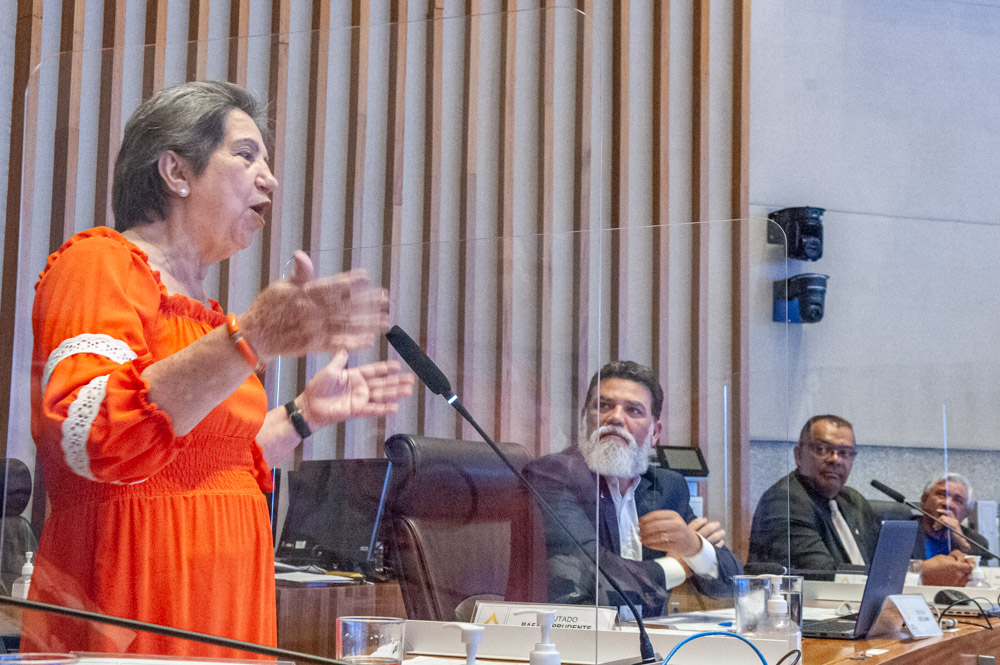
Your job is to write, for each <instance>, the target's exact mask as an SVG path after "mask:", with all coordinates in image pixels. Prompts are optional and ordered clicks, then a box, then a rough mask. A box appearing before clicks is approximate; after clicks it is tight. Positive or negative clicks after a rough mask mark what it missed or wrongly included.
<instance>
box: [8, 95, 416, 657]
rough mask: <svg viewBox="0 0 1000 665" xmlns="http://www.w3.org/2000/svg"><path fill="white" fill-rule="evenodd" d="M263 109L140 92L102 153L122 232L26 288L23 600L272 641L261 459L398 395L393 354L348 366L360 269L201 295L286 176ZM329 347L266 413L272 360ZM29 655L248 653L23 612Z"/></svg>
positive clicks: (228, 98) (51, 265)
mask: <svg viewBox="0 0 1000 665" xmlns="http://www.w3.org/2000/svg"><path fill="white" fill-rule="evenodd" d="M265 128H266V122H265V119H264V115H263V112H262V109H261V108H260V107H259V106H258V105H257V103H256V102H255V100H254V99H253V97H252V96H251V95H249V94H248V93H247V92H245V91H244V90H242V89H241V88H239V87H237V86H235V85H232V84H228V83H219V82H198V83H187V84H184V85H180V86H177V87H173V88H169V89H166V90H163V91H161V92H160V93H158V94H156V95H155V96H153V97H152V98H150V99H149V100H147V101H146V102H144V103H143V104H142V105H141V106H140V107H139V108H138V109H137V110H136V112H135V114H134V115H133V116H132V118H131V119H130V120H129V122H128V124H127V125H126V128H125V133H124V137H123V140H122V146H121V150H120V152H119V154H118V158H117V161H116V164H115V175H114V184H113V187H112V204H113V209H114V216H115V223H116V227H117V229H118V230H117V231H116V230H113V229H110V228H106V227H97V228H93V229H90V230H87V231H84V232H82V233H79V234H77V235H75V236H73V237H72V238H70V239H69V240H68V241H67V242H66V243H65V244H63V246H62V247H60V248H59V250H58V251H56V252H55V253H54V254H52V255H51V256H50V257H49V259H48V262H47V264H46V266H45V269H44V270H43V271H42V273H41V275H40V278H39V280H38V283H37V285H36V295H35V302H34V309H33V312H32V325H33V328H34V353H33V369H32V434H33V436H34V440H35V442H36V445H37V448H38V461H39V464H40V466H41V469H42V472H43V475H44V478H45V485H46V488H47V490H48V499H49V508H50V510H49V514H48V516H47V518H46V521H45V525H44V528H43V531H42V535H41V539H40V543H39V552H38V558H37V565H36V567H35V572H34V576H33V578H32V584H31V592H30V596H29V597H30V599H31V600H37V601H42V602H47V603H53V604H57V605H63V606H67V607H74V608H80V609H85V610H90V611H95V612H101V613H104V614H109V615H113V616H119V617H127V618H134V619H140V620H143V621H148V622H153V623H157V624H163V625H169V626H175V627H179V628H184V629H189V630H194V631H198V632H204V633H210V634H214V635H220V636H225V637H232V638H235V639H240V640H246V641H251V642H257V643H260V644H264V645H274V644H275V643H276V636H275V607H274V606H275V594H274V564H273V546H272V541H271V527H270V523H269V519H268V513H267V509H266V502H265V498H264V495H263V494H262V491H261V490H268V489H270V468H269V465H270V464H273V463H274V462H275V461H277V460H280V459H281V458H282V457H283V456H285V455H286V454H287V453H289V452H290V451H291V450H293V449H294V447H295V446H296V445H298V443H299V442H300V441H301V439H302V437H303V436H307V435H308V434H309V433H310V432H311V431H316V430H317V429H319V428H321V427H324V426H326V425H329V424H331V423H336V422H340V421H343V420H345V419H347V418H352V417H358V416H382V415H385V414H387V413H391V412H393V411H395V410H396V407H397V404H396V402H397V400H398V399H400V398H402V397H405V396H406V395H409V394H410V393H411V392H412V389H413V377H412V375H409V374H401V373H400V371H399V364H398V363H396V362H378V363H373V364H370V365H364V366H361V367H356V368H347V350H348V349H355V348H361V347H365V346H369V345H371V344H373V342H374V339H375V336H376V335H377V334H379V333H380V332H381V331H383V330H385V329H386V328H387V327H388V297H387V295H386V293H385V292H384V291H383V290H382V289H375V288H371V287H369V285H368V281H367V279H366V277H365V275H364V273H362V272H360V271H353V272H349V273H344V274H341V275H337V276H334V277H329V278H324V279H314V278H313V270H312V265H311V263H310V261H309V259H308V257H307V256H306V255H305V254H303V253H301V252H298V253H296V256H295V271H294V275H293V276H292V277H291V278H290V279H286V280H282V281H279V282H276V283H274V284H272V285H270V286H268V287H267V288H266V289H264V290H263V291H262V292H261V293H260V294H258V295H257V297H256V298H255V299H254V301H253V302H252V304H251V305H250V307H249V308H248V309H247V310H246V311H245V312H243V313H241V314H238V315H235V314H228V315H227V314H226V313H225V312H223V311H222V309H221V308H220V306H219V304H218V303H217V302H216V301H214V300H209V299H207V298H206V297H205V293H204V290H203V282H204V279H205V274H206V272H207V270H208V269H209V267H210V266H211V265H213V264H215V263H217V262H219V261H221V260H223V259H226V258H228V257H229V256H232V255H233V254H234V253H235V252H237V251H239V250H241V249H244V248H246V247H247V246H248V245H249V244H250V242H251V240H252V238H253V236H254V234H255V233H256V232H257V231H259V230H260V229H261V228H262V227H263V226H264V214H265V211H266V209H267V207H268V206H269V205H270V202H271V194H272V193H273V191H274V189H275V187H277V184H278V183H277V181H276V180H275V178H274V176H273V175H272V173H271V170H270V168H269V167H268V163H267V149H266V147H265V141H264V134H266V131H265ZM314 352H329V353H332V354H333V359H332V361H331V362H330V364H329V365H327V366H326V367H325V368H324V369H322V370H321V371H319V372H318V373H317V374H316V375H315V376H314V377H313V378H312V379H311V380H310V381H309V382H308V384H307V386H306V388H305V390H304V391H303V392H302V394H300V395H299V396H298V397H296V398H295V400H293V401H292V402H289V403H288V404H287V405H285V406H281V407H278V408H275V409H272V410H271V411H267V408H266V396H265V393H264V389H263V386H262V385H261V383H260V381H259V380H258V378H257V376H256V375H255V373H254V371H255V370H258V371H259V370H260V369H262V368H263V366H264V365H265V364H266V363H267V362H268V361H270V360H272V359H273V358H276V357H278V356H281V355H284V356H303V355H305V354H308V353H314ZM23 633H24V634H23V643H22V650H24V651H27V650H34V651H41V650H44V651H52V650H56V651H67V650H75V651H96V652H120V651H129V652H136V653H147V654H178V655H198V656H242V657H246V656H247V654H245V653H237V652H234V651H232V650H226V649H221V648H215V647H209V646H205V645H199V644H197V643H195V642H189V641H185V640H177V639H173V638H164V637H159V636H156V635H153V634H149V633H136V632H134V631H131V630H125V629H121V628H115V627H110V626H102V625H97V624H92V623H89V622H84V621H81V620H76V619H73V620H70V619H64V618H63V619H61V618H59V617H55V616H49V615H43V614H41V613H36V612H31V613H29V616H26V618H25V626H24V631H23Z"/></svg>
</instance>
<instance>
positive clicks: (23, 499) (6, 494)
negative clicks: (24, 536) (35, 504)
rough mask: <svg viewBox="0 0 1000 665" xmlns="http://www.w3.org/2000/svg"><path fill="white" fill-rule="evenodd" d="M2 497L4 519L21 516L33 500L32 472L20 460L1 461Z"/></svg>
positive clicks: (8, 459) (0, 487)
mask: <svg viewBox="0 0 1000 665" xmlns="http://www.w3.org/2000/svg"><path fill="white" fill-rule="evenodd" d="M0 497H2V501H3V515H4V517H11V516H14V515H20V514H21V513H23V512H24V509H25V508H27V507H28V501H30V500H31V471H29V470H28V466H27V465H26V464H25V463H24V462H22V461H21V460H19V459H15V458H13V457H8V458H6V459H2V460H0Z"/></svg>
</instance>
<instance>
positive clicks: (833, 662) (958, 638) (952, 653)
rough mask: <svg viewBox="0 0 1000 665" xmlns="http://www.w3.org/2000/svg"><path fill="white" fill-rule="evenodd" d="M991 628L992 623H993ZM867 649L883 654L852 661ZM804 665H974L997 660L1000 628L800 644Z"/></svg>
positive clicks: (964, 627) (963, 627)
mask: <svg viewBox="0 0 1000 665" xmlns="http://www.w3.org/2000/svg"><path fill="white" fill-rule="evenodd" d="M994 624H996V622H995V621H994ZM868 649H886V650H887V651H886V653H884V654H881V655H878V656H872V657H869V658H865V659H863V660H858V659H856V656H857V654H860V653H863V652H865V651H867V650H868ZM802 655H803V662H804V663H805V664H806V665H821V664H822V665H857V663H866V664H868V665H978V658H979V656H980V655H984V656H993V657H1000V626H997V628H996V629H995V630H987V629H986V628H985V627H982V628H980V627H978V626H970V625H967V624H959V629H958V632H955V633H945V634H944V635H943V636H942V637H929V638H927V639H923V640H914V639H911V638H904V639H891V638H880V639H871V640H856V641H851V640H818V639H804V640H802Z"/></svg>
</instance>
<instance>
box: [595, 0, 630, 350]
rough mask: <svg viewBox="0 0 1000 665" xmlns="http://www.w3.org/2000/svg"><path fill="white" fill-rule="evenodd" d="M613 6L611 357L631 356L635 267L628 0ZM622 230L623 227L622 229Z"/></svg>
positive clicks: (609, 239)
mask: <svg viewBox="0 0 1000 665" xmlns="http://www.w3.org/2000/svg"><path fill="white" fill-rule="evenodd" d="M613 6H614V10H613V11H614V12H615V15H614V27H613V30H614V32H613V33H612V38H611V39H612V46H611V58H612V61H613V62H614V65H613V68H612V72H613V76H612V81H611V85H610V89H611V103H612V108H611V117H612V126H614V127H615V128H616V131H614V132H613V133H612V134H611V154H610V155H609V156H608V157H609V162H608V167H609V168H610V170H611V214H612V216H613V217H612V219H609V220H605V226H606V227H609V228H612V229H620V230H619V231H617V232H615V231H612V232H611V233H608V234H604V236H603V237H602V238H601V241H602V245H603V243H608V244H609V246H610V247H609V249H610V252H611V265H610V267H609V277H610V282H609V288H608V296H609V298H608V299H607V306H608V308H609V309H610V311H611V313H612V326H611V329H610V330H609V331H608V348H609V353H608V357H609V359H610V358H630V357H631V356H630V355H629V353H630V350H629V349H627V348H622V347H623V346H624V340H623V339H622V337H623V334H622V331H623V330H624V329H625V327H626V326H627V325H628V310H629V307H630V306H631V300H630V298H629V293H628V285H629V272H630V270H632V266H631V265H630V263H629V256H628V240H629V238H628V232H627V229H628V227H629V206H628V203H629V201H628V150H629V145H628V136H629V131H628V130H629V114H628V108H629V104H628V95H629V58H628V53H629V32H628V20H629V6H630V3H629V0H622V2H621V3H615V5H613ZM621 229H624V230H625V231H624V232H623V231H622V230H621Z"/></svg>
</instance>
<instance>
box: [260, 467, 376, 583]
mask: <svg viewBox="0 0 1000 665" xmlns="http://www.w3.org/2000/svg"><path fill="white" fill-rule="evenodd" d="M389 468H390V463H389V460H387V459H336V460H309V461H304V462H302V463H301V465H300V466H299V470H298V471H293V472H289V473H288V483H287V485H288V492H289V494H288V513H287V514H286V516H285V523H284V527H283V528H282V530H281V538H280V539H279V541H278V549H277V552H275V558H276V559H277V560H278V561H281V562H283V563H288V564H292V565H298V566H305V565H315V566H319V567H321V568H323V569H325V570H342V571H352V572H358V573H363V574H366V575H369V574H372V573H373V564H374V561H373V555H374V553H375V544H376V542H377V540H378V530H379V524H380V523H381V521H382V512H383V509H384V507H385V498H386V493H387V491H388V486H389Z"/></svg>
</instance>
